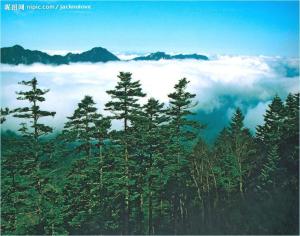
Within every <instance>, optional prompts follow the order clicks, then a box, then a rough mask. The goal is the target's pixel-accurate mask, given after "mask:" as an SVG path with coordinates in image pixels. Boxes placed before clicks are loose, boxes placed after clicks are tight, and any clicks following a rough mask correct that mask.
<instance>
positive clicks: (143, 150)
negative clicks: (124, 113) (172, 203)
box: [130, 98, 167, 234]
mask: <svg viewBox="0 0 300 236" xmlns="http://www.w3.org/2000/svg"><path fill="white" fill-rule="evenodd" d="M163 107H164V104H163V103H159V101H158V100H155V99H154V98H150V99H149V100H148V102H147V103H146V104H145V105H144V106H143V107H142V111H141V112H140V113H139V116H138V117H137V119H136V120H135V121H134V122H133V126H132V129H133V132H132V136H133V138H132V139H131V141H130V143H131V144H132V145H133V146H134V147H135V148H134V149H135V152H134V155H135V160H136V162H135V168H134V173H135V175H134V178H135V180H136V185H135V191H136V193H137V194H138V198H137V204H136V205H137V210H136V212H137V220H136V221H137V225H139V229H137V233H142V231H143V230H142V229H141V228H142V226H141V225H142V222H143V220H142V218H143V217H142V215H143V213H142V212H143V207H142V198H148V200H147V207H146V209H145V212H147V215H145V218H147V220H148V221H147V231H148V234H154V233H155V230H156V229H157V223H156V222H157V221H159V216H158V212H159V210H158V208H159V206H158V205H155V203H156V204H157V202H160V201H161V199H158V198H160V196H161V191H159V190H162V188H163V186H161V182H160V179H161V173H160V172H159V170H160V169H161V168H163V166H158V165H159V163H160V162H161V161H160V160H162V159H163V153H164V149H165V148H166V142H165V141H164V140H166V138H165V133H166V132H165V128H166V124H167V116H166V115H165V109H164V108H163ZM143 193H144V194H143ZM154 219H155V220H154ZM144 225H146V222H145V223H144Z"/></svg>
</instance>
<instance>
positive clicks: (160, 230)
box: [1, 72, 299, 235]
mask: <svg viewBox="0 0 300 236" xmlns="http://www.w3.org/2000/svg"><path fill="white" fill-rule="evenodd" d="M20 84H21V85H23V86H24V91H18V92H17V99H18V100H24V101H26V102H27V106H25V107H19V108H1V123H4V122H5V121H6V120H7V119H10V116H14V117H16V118H18V119H19V120H20V127H19V130H18V132H17V133H14V132H11V131H6V132H1V152H2V157H1V190H2V191H1V197H2V201H1V233H2V234H5V235H19V234H35V235H42V234H51V235H58V234H85V235H87V234H93V235H95V234H126V235H128V234H149V235H151V234H295V235H296V234H299V93H297V94H289V95H288V96H287V97H286V99H285V100H282V99H281V98H280V97H279V96H277V95H275V96H274V98H273V100H272V102H271V104H270V105H269V106H268V108H267V110H266V113H265V115H264V123H263V124H262V125H259V126H258V127H257V129H256V133H255V135H253V134H252V133H251V132H250V131H249V129H248V128H246V127H245V126H244V123H243V121H244V114H243V112H242V110H241V109H240V108H239V107H236V110H235V112H234V114H233V116H232V118H231V120H230V122H229V124H228V125H227V126H226V127H224V129H223V130H222V131H221V132H220V133H219V135H218V137H217V139H216V141H215V143H214V144H212V145H208V144H207V143H206V142H205V137H204V138H203V137H202V136H201V134H202V132H203V130H204V129H205V128H206V126H205V125H204V124H202V123H200V122H199V121H198V119H195V118H193V116H194V112H193V108H194V107H195V106H196V104H197V101H195V94H192V93H190V92H189V88H188V86H189V81H188V79H186V78H182V79H180V80H179V81H178V83H177V84H175V85H174V89H173V92H172V93H170V94H169V95H168V98H169V103H168V104H163V103H161V102H160V101H159V100H157V99H155V98H149V99H148V100H147V102H146V103H144V104H143V103H142V102H141V100H142V99H143V98H144V97H145V96H146V94H145V93H144V92H143V89H142V87H141V84H140V82H139V81H135V80H134V79H133V78H132V74H131V73H129V72H120V74H119V75H118V82H117V84H116V86H115V87H114V88H111V90H108V91H106V93H107V94H108V95H109V96H110V98H111V99H110V101H109V102H107V103H106V104H105V108H104V109H105V110H106V111H108V112H109V113H110V115H109V116H104V115H103V114H102V112H101V111H99V110H98V109H97V107H96V103H97V101H94V99H93V97H91V96H89V95H86V96H85V97H83V98H82V100H81V101H79V103H78V105H77V107H76V109H75V110H74V112H73V114H70V116H69V117H67V122H66V123H65V125H64V129H63V130H62V131H61V132H60V133H59V134H58V135H55V136H54V137H53V136H51V137H49V134H50V133H52V132H53V127H50V126H49V125H47V124H45V123H44V122H43V119H42V118H43V117H54V116H55V114H56V113H55V111H46V110H42V109H41V103H47V100H46V99H45V94H47V93H48V92H49V90H43V89H41V88H40V87H39V85H38V81H37V79H36V78H33V79H32V80H30V81H22V82H20ZM99 90H100V88H99ZM62 102H63V101H62ZM115 120H118V121H120V122H122V129H119V130H116V129H114V127H113V126H112V125H111V123H112V122H113V121H115ZM213 125H214V124H210V126H213Z"/></svg>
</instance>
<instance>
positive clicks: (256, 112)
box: [244, 101, 271, 130]
mask: <svg viewBox="0 0 300 236" xmlns="http://www.w3.org/2000/svg"><path fill="white" fill-rule="evenodd" d="M270 103H271V101H268V102H259V103H258V104H257V105H256V106H255V107H249V108H248V110H247V112H246V115H245V120H244V123H245V126H247V127H248V128H249V129H251V130H255V128H256V126H257V125H262V124H263V122H264V113H265V111H266V109H267V107H268V105H269V104H270Z"/></svg>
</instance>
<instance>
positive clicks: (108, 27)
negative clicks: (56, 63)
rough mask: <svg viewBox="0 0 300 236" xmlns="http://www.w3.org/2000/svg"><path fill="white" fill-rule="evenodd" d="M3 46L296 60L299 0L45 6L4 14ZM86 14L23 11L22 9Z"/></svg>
mask: <svg viewBox="0 0 300 236" xmlns="http://www.w3.org/2000/svg"><path fill="white" fill-rule="evenodd" d="M8 3H12V2H11V1H10V2H9V1H1V7H2V9H1V46H2V47H4V46H13V45H15V44H19V45H22V46H23V47H25V48H28V49H37V50H45V51H51V50H52V51H59V50H61V51H84V50H89V49H91V48H93V47H96V46H101V47H104V48H107V49H108V50H109V51H112V52H114V53H144V52H155V51H165V52H169V53H172V52H176V53H195V52H196V53H203V54H207V55H213V54H218V55H219V54H227V55H256V56H257V55H267V56H284V57H298V53H299V45H298V40H299V23H298V21H299V20H298V18H299V3H298V1H288V2H286V1H275V2H273V1H266V2H263V1H251V2H242V1H232V2H224V1H221V2H215V1H208V2H203V1H202V2H194V1H191V2H179V1H176V2H166V1H163V2H145V1H142V2H137V1H135V2H128V1H122V2H103V1H76V2H72V1H64V3H62V2H55V1H43V2H34V1H26V2H22V1H20V2H17V3H25V10H24V11H22V10H20V11H11V10H5V9H4V6H5V4H8ZM49 4H53V5H59V6H60V7H62V6H63V5H67V4H74V5H78V4H82V5H89V6H90V7H91V9H84V10H70V9H62V10H58V9H54V10H29V9H27V8H26V7H27V6H28V5H49Z"/></svg>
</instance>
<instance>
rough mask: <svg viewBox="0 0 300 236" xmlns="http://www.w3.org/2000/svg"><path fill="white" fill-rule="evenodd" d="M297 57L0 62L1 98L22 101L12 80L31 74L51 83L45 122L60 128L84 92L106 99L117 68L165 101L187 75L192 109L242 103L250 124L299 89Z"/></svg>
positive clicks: (206, 110) (16, 103) (45, 84)
mask: <svg viewBox="0 0 300 236" xmlns="http://www.w3.org/2000/svg"><path fill="white" fill-rule="evenodd" d="M298 63H299V60H298V59H286V58H280V57H263V56H261V57H248V56H218V57H216V58H214V59H212V60H210V61H197V60H161V61H127V62H126V61H123V62H122V61H121V62H109V63H96V64H90V63H76V64H71V65H61V66H49V65H41V64H34V65H32V66H25V65H18V66H11V65H2V69H1V73H2V93H1V94H2V95H1V99H2V106H8V107H12V108H13V107H17V106H19V105H22V104H23V103H22V102H20V101H16V95H15V91H19V90H21V89H23V87H22V86H20V85H17V82H18V81H21V80H29V79H31V78H32V77H34V76H35V77H37V79H38V81H39V83H40V85H41V86H42V87H44V88H50V90H51V91H50V92H49V93H48V95H47V101H46V102H45V103H44V104H43V107H44V108H47V109H51V110H55V111H57V116H56V117H55V118H54V120H49V122H51V123H52V124H55V126H56V127H58V128H61V127H62V125H63V122H64V121H65V118H66V116H69V115H71V114H72V112H73V110H74V108H75V106H76V104H77V103H78V102H79V101H80V100H81V99H82V98H83V96H84V95H86V94H89V95H92V96H93V97H94V100H95V101H96V102H97V106H98V108H99V109H101V111H102V110H103V107H104V104H105V103H106V102H107V101H108V100H109V96H108V95H107V94H106V93H105V91H106V90H109V89H112V88H114V86H115V85H116V83H117V81H118V79H117V75H118V73H119V72H120V71H129V72H131V73H132V74H133V79H134V80H140V81H141V84H142V88H143V90H144V92H146V93H147V95H148V97H155V98H157V99H160V100H161V101H163V102H166V103H167V102H168V97H167V95H168V94H169V93H170V92H172V91H173V86H174V84H175V83H177V81H178V80H179V79H180V78H183V77H186V78H187V79H188V80H189V81H190V85H189V88H188V89H189V91H191V92H193V93H196V94H197V97H196V100H197V101H198V106H197V109H198V110H200V111H201V113H203V114H210V113H213V112H215V111H216V110H218V109H223V108H224V106H226V109H227V112H226V114H224V116H225V115H227V116H230V114H231V112H230V111H231V110H233V109H234V108H235V107H236V106H241V107H242V108H243V110H244V112H245V123H246V125H247V126H248V127H249V128H252V129H254V128H255V126H256V125H257V124H259V123H261V122H262V114H263V113H264V111H265V108H266V106H267V104H268V102H269V101H270V99H271V98H272V97H273V96H274V95H275V94H276V93H277V94H279V95H280V96H281V97H283V98H284V97H285V96H286V95H287V94H288V93H289V92H297V91H299V86H298V76H299V67H298ZM224 99H227V100H226V101H227V102H225V100H224ZM229 100H230V103H228V101H229ZM200 119H201V117H200ZM13 126H15V121H13V120H11V121H8V122H7V124H6V125H5V126H4V127H9V128H12V127H13Z"/></svg>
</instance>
